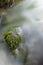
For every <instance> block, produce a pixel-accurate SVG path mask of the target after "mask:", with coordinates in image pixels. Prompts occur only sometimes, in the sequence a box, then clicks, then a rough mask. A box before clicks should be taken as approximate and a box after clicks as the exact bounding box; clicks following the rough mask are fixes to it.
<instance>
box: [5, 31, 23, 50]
mask: <svg viewBox="0 0 43 65" xmlns="http://www.w3.org/2000/svg"><path fill="white" fill-rule="evenodd" d="M12 32H13V31H7V32H6V33H5V34H4V39H5V41H6V43H7V44H8V46H9V48H10V49H11V50H15V49H16V48H18V46H19V44H20V43H22V42H23V40H24V36H23V35H19V34H17V33H16V35H14V33H15V32H14V33H12Z"/></svg>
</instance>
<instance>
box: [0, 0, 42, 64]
mask: <svg viewBox="0 0 43 65" xmlns="http://www.w3.org/2000/svg"><path fill="white" fill-rule="evenodd" d="M34 1H35V2H36V6H37V7H36V8H34V9H31V10H27V9H26V8H27V6H28V5H29V6H30V5H31V4H32V2H34ZM21 5H24V7H23V11H22V16H24V17H25V18H26V23H23V28H22V29H23V31H24V35H25V37H26V43H27V45H28V46H29V47H30V50H31V51H33V49H34V51H33V53H36V54H33V55H35V56H34V57H38V59H39V57H40V55H42V56H43V53H42V52H41V53H40V51H42V49H41V47H43V46H42V45H43V44H42V43H43V0H26V2H25V3H23V4H21ZM29 19H30V21H31V22H29ZM28 23H29V24H28ZM28 33H29V34H28ZM30 36H31V37H30ZM29 37H30V38H29ZM27 38H28V39H27ZM39 41H40V45H39ZM28 43H29V44H28ZM34 43H36V44H34ZM37 43H38V46H37ZM34 45H35V46H34ZM2 47H3V46H2ZM36 47H37V48H36ZM36 50H37V52H38V53H37V52H36ZM39 50H40V51H39ZM8 57H9V55H7V54H6V52H5V49H1V50H0V65H22V63H20V61H19V60H15V59H14V60H13V57H11V56H10V59H9V58H8Z"/></svg>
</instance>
